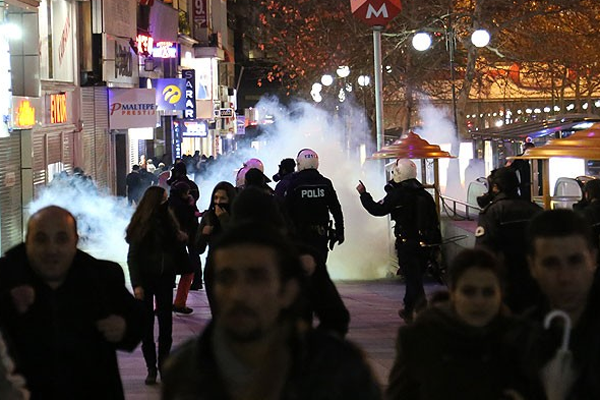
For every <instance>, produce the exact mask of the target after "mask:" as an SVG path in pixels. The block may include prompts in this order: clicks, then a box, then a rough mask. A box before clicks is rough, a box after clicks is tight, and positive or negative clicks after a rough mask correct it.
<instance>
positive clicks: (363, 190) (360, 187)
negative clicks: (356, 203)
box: [356, 180, 367, 194]
mask: <svg viewBox="0 0 600 400" xmlns="http://www.w3.org/2000/svg"><path fill="white" fill-rule="evenodd" d="M356 191H357V192H358V193H360V194H363V193H366V192H367V188H366V187H365V184H364V183H362V181H361V180H359V181H358V186H356Z"/></svg>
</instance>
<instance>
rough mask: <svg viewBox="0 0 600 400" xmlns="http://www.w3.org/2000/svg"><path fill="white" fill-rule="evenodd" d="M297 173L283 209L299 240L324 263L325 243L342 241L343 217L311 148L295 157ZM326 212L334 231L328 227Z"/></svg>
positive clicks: (293, 177)
mask: <svg viewBox="0 0 600 400" xmlns="http://www.w3.org/2000/svg"><path fill="white" fill-rule="evenodd" d="M296 164H297V169H298V172H296V173H294V174H293V175H292V179H291V181H290V184H289V186H288V188H287V190H286V193H285V200H284V202H285V206H286V209H287V211H288V215H289V217H290V219H291V221H292V223H293V224H294V228H295V233H296V235H297V237H298V240H300V241H302V242H304V243H305V244H308V245H310V246H312V247H314V248H315V249H316V250H317V251H318V253H319V255H320V256H321V257H322V260H321V261H323V262H325V261H326V260H327V253H328V247H327V246H328V243H329V246H330V248H333V244H334V243H335V242H337V243H339V244H342V243H343V242H344V216H343V214H342V206H341V205H340V202H339V200H338V197H337V194H336V192H335V189H334V188H333V184H332V183H331V181H330V180H329V179H327V178H325V177H324V176H323V175H321V174H320V173H319V171H318V170H317V169H318V168H319V156H318V155H317V153H315V152H314V151H313V150H311V149H303V150H300V152H299V153H298V156H297V157H296ZM329 213H331V215H333V220H334V221H335V229H334V230H333V229H330V228H329Z"/></svg>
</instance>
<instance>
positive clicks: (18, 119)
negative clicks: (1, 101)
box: [13, 96, 37, 129]
mask: <svg viewBox="0 0 600 400" xmlns="http://www.w3.org/2000/svg"><path fill="white" fill-rule="evenodd" d="M35 100H37V99H35ZM35 100H34V99H29V98H27V97H21V98H17V97H16V96H15V97H13V111H14V115H13V127H14V128H15V129H27V128H31V127H33V126H34V125H35V110H36V108H37V103H36V102H35Z"/></svg>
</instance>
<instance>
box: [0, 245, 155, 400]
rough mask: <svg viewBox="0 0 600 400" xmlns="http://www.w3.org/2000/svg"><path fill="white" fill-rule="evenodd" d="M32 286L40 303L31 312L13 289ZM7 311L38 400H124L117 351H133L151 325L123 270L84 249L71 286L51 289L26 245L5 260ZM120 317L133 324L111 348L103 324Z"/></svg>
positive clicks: (0, 282) (1, 287) (2, 301)
mask: <svg viewBox="0 0 600 400" xmlns="http://www.w3.org/2000/svg"><path fill="white" fill-rule="evenodd" d="M20 285H29V286H31V287H33V290H34V292H35V301H34V303H33V304H32V305H31V306H30V307H29V309H28V310H27V311H26V312H25V313H22V314H21V313H19V312H17V310H16V309H15V308H14V305H13V302H12V298H11V297H10V290H11V289H12V288H14V287H16V286H20ZM0 307H1V308H2V312H1V314H2V315H3V316H4V317H5V318H4V323H5V326H4V328H5V329H6V332H7V334H8V335H9V336H10V338H11V339H12V344H13V345H14V349H15V350H16V351H15V353H16V362H17V368H18V369H17V371H16V372H18V373H22V374H23V375H24V376H25V378H26V380H27V387H28V389H29V390H30V391H31V393H32V397H31V399H32V400H35V399H99V400H100V399H102V400H104V399H123V398H124V396H123V387H122V383H121V377H120V374H119V366H118V364H117V356H116V352H115V350H116V349H123V350H127V351H133V350H134V349H135V348H136V346H137V345H138V344H139V342H140V340H141V338H142V333H143V330H144V329H145V323H146V322H147V321H148V320H149V316H148V315H146V314H145V312H144V309H143V306H142V303H141V302H140V301H138V300H136V299H135V298H134V297H133V296H132V295H131V293H130V292H129V291H128V290H127V288H126V287H125V277H124V274H123V270H122V269H121V267H120V266H119V265H118V264H116V263H113V262H110V261H103V260H97V259H95V258H93V257H92V256H90V255H88V254H86V253H84V252H82V251H77V253H76V255H75V258H74V260H73V263H72V265H71V268H70V270H69V272H68V274H67V277H66V279H65V281H64V282H63V283H62V284H61V285H60V286H59V287H58V288H57V289H51V288H50V287H49V286H48V285H47V284H46V283H45V282H43V281H42V280H41V279H40V278H39V277H38V276H37V275H36V274H35V272H34V271H33V269H32V268H31V266H30V265H29V262H28V260H27V256H26V253H25V245H24V244H21V245H18V246H17V247H15V248H13V249H11V250H9V251H8V252H7V253H6V256H5V257H4V258H2V259H1V260H0ZM111 314H115V315H119V316H121V317H123V318H124V319H125V321H126V324H127V329H126V332H125V336H124V338H123V339H122V340H121V341H120V342H119V343H117V344H113V343H109V342H108V341H106V340H105V338H104V336H103V335H102V334H101V333H100V332H99V331H98V329H97V328H96V321H98V320H100V319H103V318H106V317H107V316H108V315H111Z"/></svg>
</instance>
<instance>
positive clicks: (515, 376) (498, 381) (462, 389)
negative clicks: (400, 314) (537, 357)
mask: <svg viewBox="0 0 600 400" xmlns="http://www.w3.org/2000/svg"><path fill="white" fill-rule="evenodd" d="M531 337H532V336H531V335H530V330H529V327H528V325H526V323H525V322H524V321H520V320H516V319H513V318H508V317H503V316H498V317H496V318H495V319H494V320H493V321H492V322H491V323H490V324H488V326H486V327H483V328H475V327H471V326H469V325H467V324H465V323H463V322H462V321H460V320H459V318H458V317H457V316H456V315H455V314H454V312H453V311H452V310H451V309H450V305H442V306H435V307H431V308H429V309H426V310H425V311H423V312H422V313H421V314H420V315H419V316H418V317H417V319H416V320H415V322H414V323H413V324H412V325H407V326H404V327H401V328H400V330H399V332H398V339H397V343H396V360H395V361H394V365H393V367H392V370H391V372H390V377H389V386H388V389H387V393H386V399H388V400H437V399H439V400H442V399H443V400H445V399H461V400H483V399H485V400H500V399H502V392H503V391H504V390H505V389H513V390H517V391H518V392H520V393H521V394H522V395H524V396H525V398H526V399H531V397H528V395H529V394H530V392H529V387H530V386H529V382H528V381H527V379H526V376H527V375H526V373H525V369H524V368H523V367H522V366H523V365H524V362H525V360H524V359H523V358H522V356H523V354H524V352H523V350H522V349H526V348H527V344H528V343H529V342H530V341H531Z"/></svg>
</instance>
